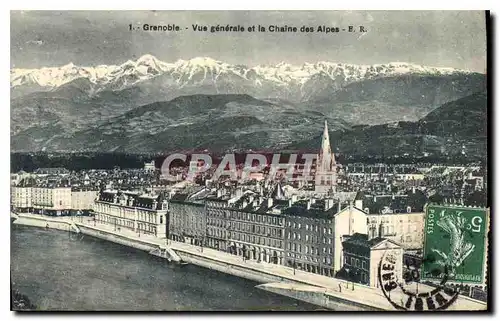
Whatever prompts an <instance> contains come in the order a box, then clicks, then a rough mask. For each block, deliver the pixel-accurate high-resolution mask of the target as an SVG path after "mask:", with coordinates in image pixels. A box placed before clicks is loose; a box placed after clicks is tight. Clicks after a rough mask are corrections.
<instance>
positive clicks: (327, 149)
mask: <svg viewBox="0 0 500 321" xmlns="http://www.w3.org/2000/svg"><path fill="white" fill-rule="evenodd" d="M331 153H332V149H331V146H330V136H329V135H328V122H327V121H326V120H325V129H324V130H323V137H322V138H321V151H320V155H323V156H327V155H328V156H327V157H329V156H330V154H331Z"/></svg>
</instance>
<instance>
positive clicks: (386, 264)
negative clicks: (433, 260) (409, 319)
mask: <svg viewBox="0 0 500 321" xmlns="http://www.w3.org/2000/svg"><path fill="white" fill-rule="evenodd" d="M396 271H397V268H396V256H394V255H392V254H391V253H390V252H385V253H384V254H383V255H382V258H381V260H380V263H379V266H378V280H379V284H380V287H381V289H382V293H383V294H384V296H385V298H386V299H387V300H388V301H389V302H390V303H391V305H392V306H393V307H394V308H396V309H397V310H403V311H436V310H445V309H447V308H448V307H449V306H450V305H451V304H453V303H454V302H455V301H456V300H457V298H458V295H459V292H458V291H456V290H455V289H452V288H450V287H447V286H446V282H447V280H448V268H447V267H446V266H444V271H442V279H441V281H440V283H439V284H436V285H433V286H432V289H430V290H427V289H428V288H429V287H430V286H425V287H424V289H423V290H424V291H422V292H419V291H418V284H419V283H418V281H419V278H420V275H419V271H418V269H409V271H408V272H407V273H406V275H405V281H406V284H409V283H414V284H415V285H416V286H417V288H416V290H414V289H412V287H408V286H405V285H404V284H403V281H402V280H401V281H400V280H399V277H398V275H397V272H396ZM422 286H424V285H422Z"/></svg>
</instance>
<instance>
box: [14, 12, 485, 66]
mask: <svg viewBox="0 0 500 321" xmlns="http://www.w3.org/2000/svg"><path fill="white" fill-rule="evenodd" d="M10 18H11V23H10V35H11V63H10V66H11V68H40V67H53V66H62V65H65V64H68V63H70V62H72V63H74V64H75V65H80V66H95V65H100V64H107V65H110V64H122V63H124V62H125V61H127V60H129V59H130V60H135V59H137V58H139V57H140V56H142V55H144V54H152V55H154V56H155V57H157V58H158V59H160V60H162V61H165V62H175V61H177V60H178V59H191V58H194V57H199V56H202V57H211V58H213V59H217V60H221V61H224V62H227V63H230V64H243V65H247V66H255V65H259V64H277V63H280V62H286V63H290V64H297V65H300V64H303V63H305V62H309V63H314V62H317V61H331V62H339V63H352V64H377V63H388V62H410V63H415V64H422V65H427V66H436V67H454V68H459V69H466V70H472V71H477V72H485V71H486V27H485V14H484V12H483V11H205V12H203V11H11V16H10ZM129 24H132V26H133V27H135V28H139V30H133V31H130V27H129ZM144 24H149V25H167V24H175V25H179V26H180V28H181V30H180V31H178V32H162V31H160V32H158V31H156V32H148V31H144V30H142V29H141V28H142V26H143V25H144ZM193 24H197V25H206V26H209V27H210V26H212V25H214V26H216V25H218V24H219V25H224V26H225V25H228V24H229V25H233V26H234V25H242V26H244V27H245V28H248V27H249V26H252V25H255V26H258V25H261V26H264V27H265V28H266V29H268V26H270V25H276V26H283V25H288V26H295V27H297V28H298V29H300V27H302V26H309V27H314V30H315V31H316V30H317V28H318V26H323V25H324V26H326V27H339V28H340V29H343V28H346V29H347V28H348V27H349V26H354V27H355V28H356V32H354V33H349V32H339V33H328V34H325V33H321V32H312V33H301V32H297V33H277V32H269V31H267V30H266V31H267V32H257V29H256V31H255V32H248V31H245V32H216V33H210V32H194V31H193V30H192V25H193ZM359 26H364V27H365V29H366V30H367V32H365V33H360V32H359V31H358V30H357V29H358V27H359ZM186 28H187V29H186ZM256 28H257V27H256Z"/></svg>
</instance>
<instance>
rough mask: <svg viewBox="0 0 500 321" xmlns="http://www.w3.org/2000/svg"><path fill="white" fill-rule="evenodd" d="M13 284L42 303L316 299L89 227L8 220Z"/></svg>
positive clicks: (239, 305)
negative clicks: (172, 259)
mask: <svg viewBox="0 0 500 321" xmlns="http://www.w3.org/2000/svg"><path fill="white" fill-rule="evenodd" d="M11 280H12V284H13V288H15V289H17V290H19V291H20V292H21V293H23V294H25V295H26V296H28V297H29V299H30V300H31V301H32V303H34V304H35V305H36V306H37V307H38V308H39V309H41V310H76V311H110V310H119V311H126V310H129V311H242V310H247V311H270V310H274V311H292V310H309V311H310V310H315V309H318V307H316V306H314V305H311V304H308V303H304V302H301V301H297V300H294V299H291V298H287V297H283V296H279V295H276V294H273V293H269V292H266V291H264V290H260V289H257V288H255V285H257V283H256V282H252V281H249V280H245V279H241V278H237V277H234V276H230V275H227V274H223V273H220V272H217V271H213V270H209V269H205V268H202V267H197V266H194V265H185V266H179V265H174V264H169V263H167V262H166V261H164V260H161V259H159V258H156V257H153V256H151V255H149V254H147V253H145V252H143V251H140V250H136V249H133V248H128V247H125V246H122V245H119V244H114V243H111V242H107V241H103V240H100V239H97V238H94V237H91V236H87V235H76V234H73V235H72V236H71V237H70V235H69V233H67V232H62V231H56V230H45V229H40V228H35V227H27V226H20V225H13V224H11Z"/></svg>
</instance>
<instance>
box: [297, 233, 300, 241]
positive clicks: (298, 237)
mask: <svg viewBox="0 0 500 321" xmlns="http://www.w3.org/2000/svg"><path fill="white" fill-rule="evenodd" d="M297 239H298V240H299V241H300V233H298V234H297Z"/></svg>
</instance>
